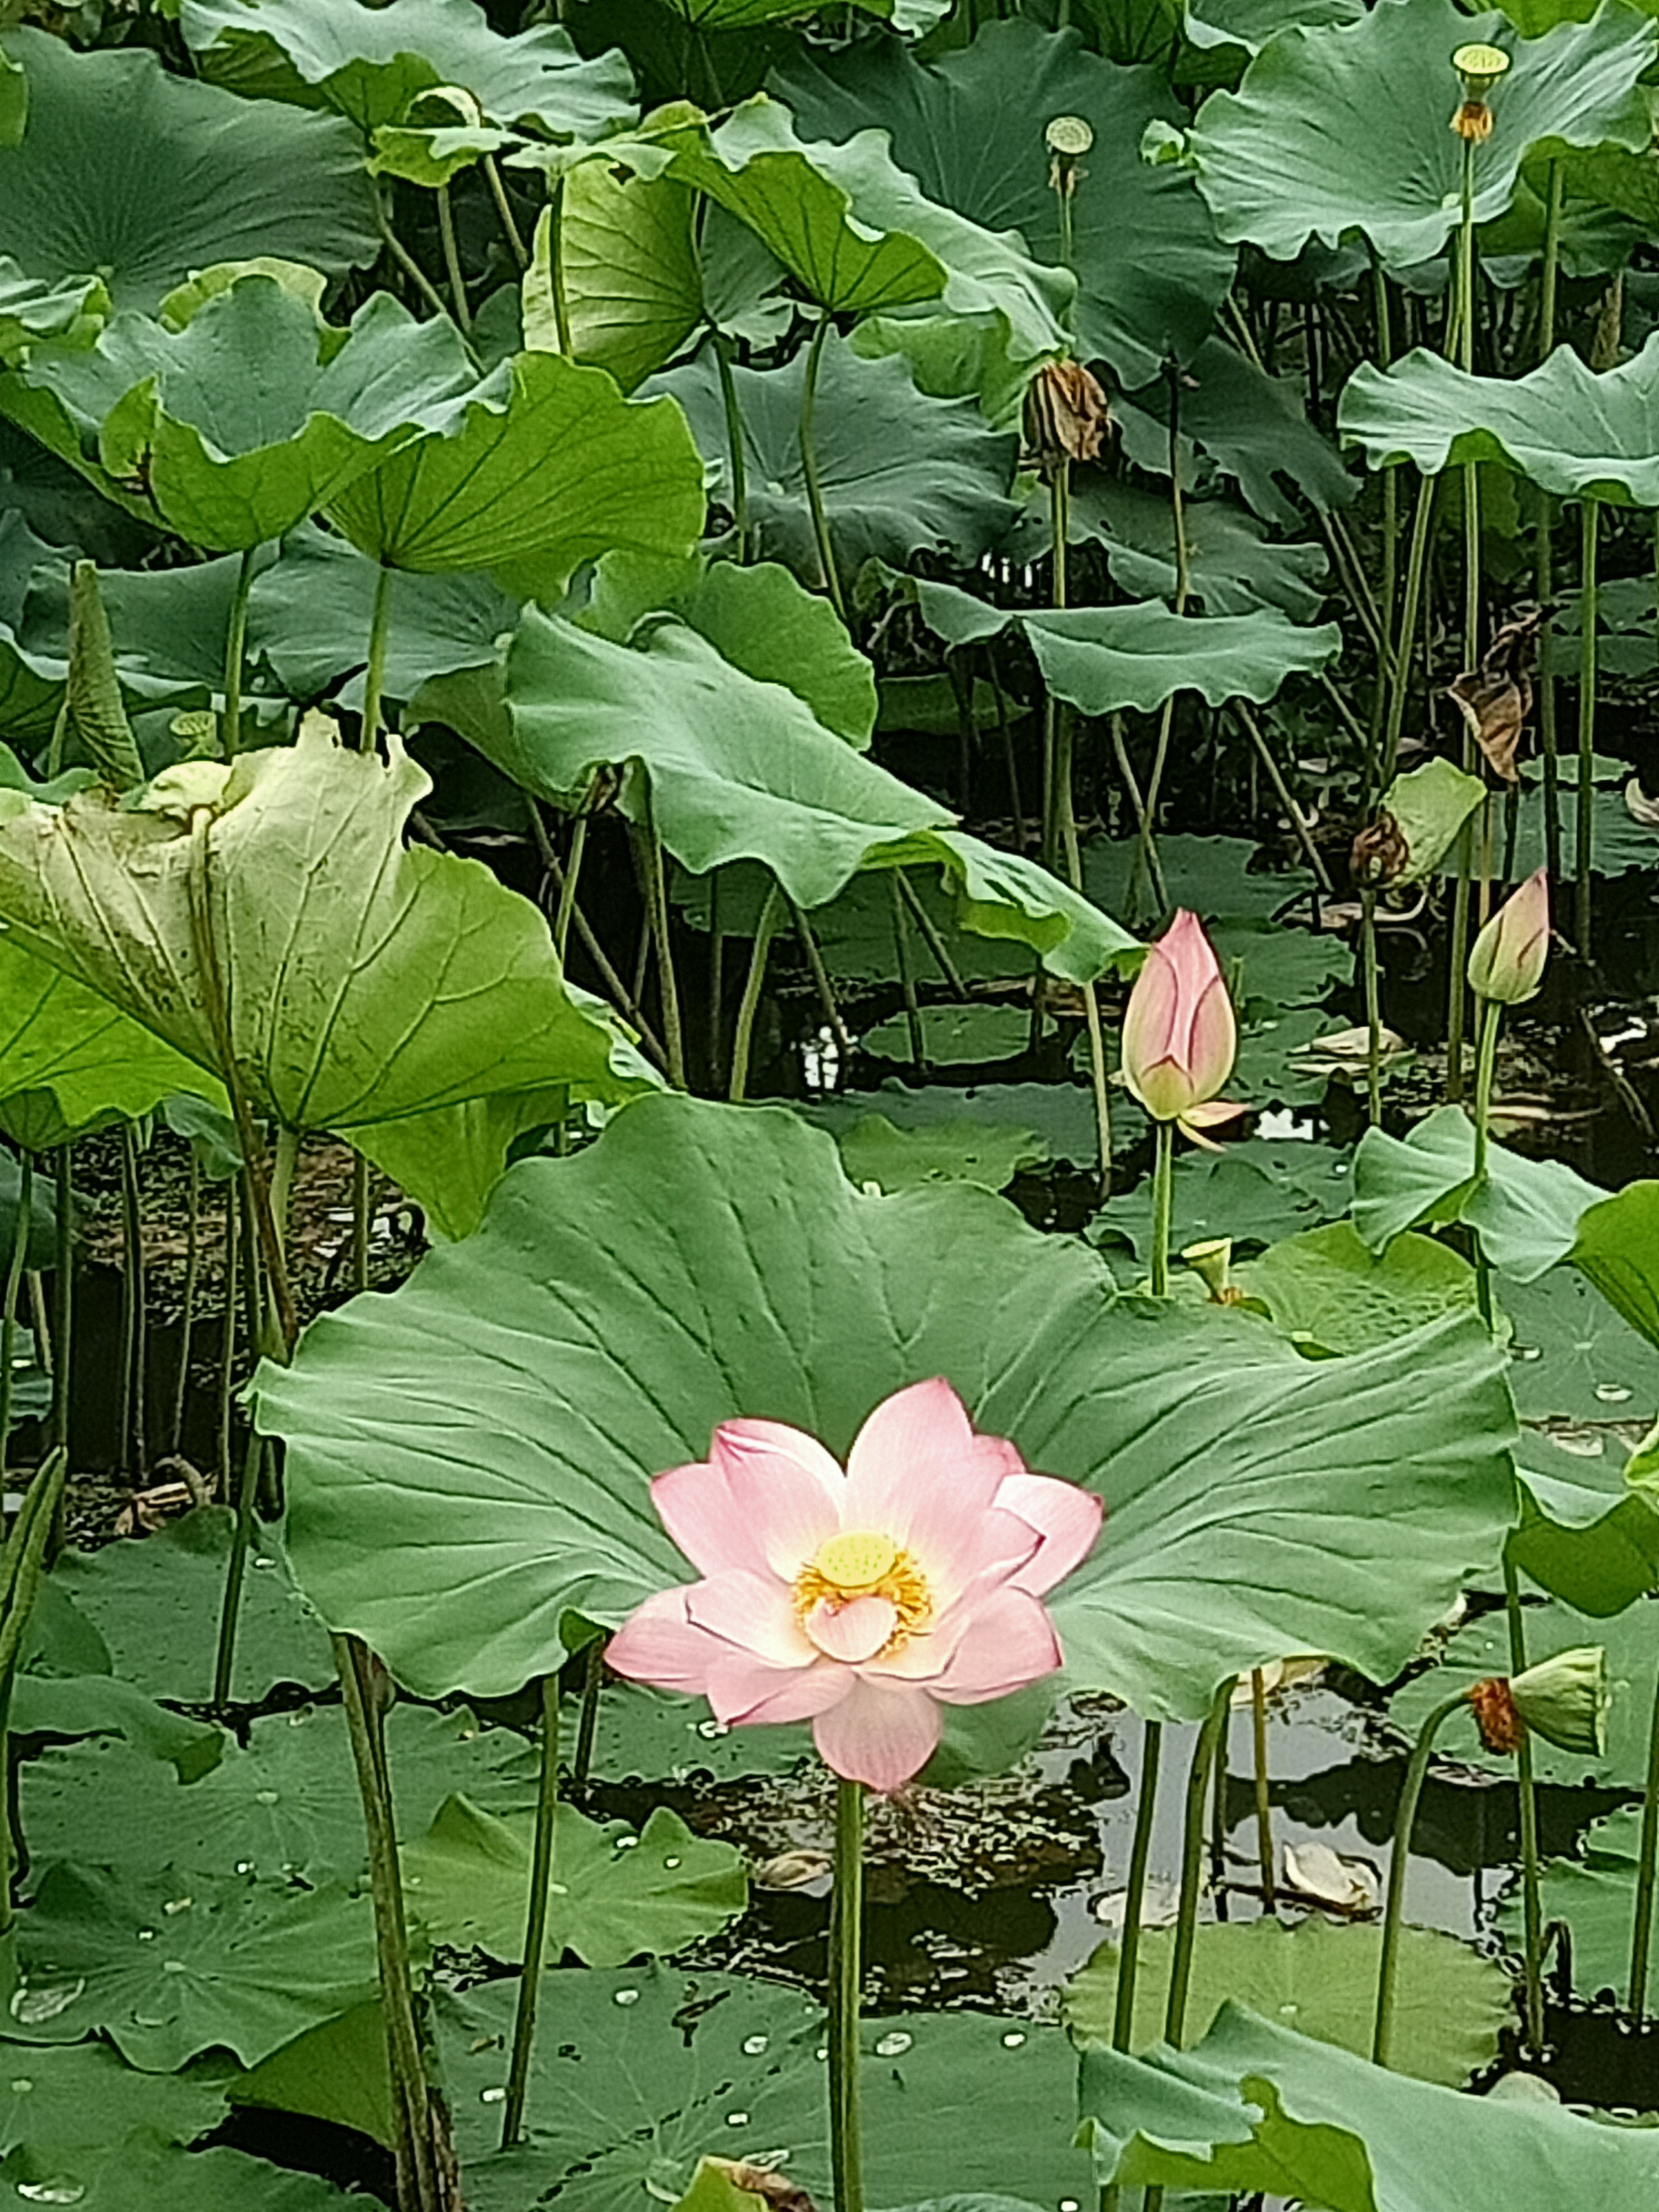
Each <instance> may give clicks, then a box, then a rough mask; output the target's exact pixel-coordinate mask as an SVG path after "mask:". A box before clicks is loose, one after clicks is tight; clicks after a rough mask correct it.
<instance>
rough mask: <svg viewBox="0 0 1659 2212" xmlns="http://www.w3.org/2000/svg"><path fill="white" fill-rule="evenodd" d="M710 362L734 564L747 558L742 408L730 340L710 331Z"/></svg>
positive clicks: (746, 473) (746, 477) (746, 465)
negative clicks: (727, 476)
mask: <svg viewBox="0 0 1659 2212" xmlns="http://www.w3.org/2000/svg"><path fill="white" fill-rule="evenodd" d="M714 362H715V366H716V368H718V369H719V371H720V404H721V406H722V407H723V408H724V410H726V465H727V467H728V468H729V469H730V470H731V472H732V529H733V530H734V531H735V532H737V539H738V544H737V558H738V566H739V567H741V566H742V564H743V563H744V562H745V561H747V559H748V558H749V462H748V456H747V454H746V453H745V451H744V442H743V410H742V409H741V408H740V407H739V406H738V380H737V379H736V377H735V376H733V375H732V341H731V339H730V338H728V337H726V336H725V335H724V333H723V332H721V331H715V333H714Z"/></svg>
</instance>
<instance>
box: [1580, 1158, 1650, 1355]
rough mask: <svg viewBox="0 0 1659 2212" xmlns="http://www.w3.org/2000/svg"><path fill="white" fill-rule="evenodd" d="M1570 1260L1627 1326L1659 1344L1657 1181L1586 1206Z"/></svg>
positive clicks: (1632, 1186) (1636, 1185)
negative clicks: (1587, 1277) (1620, 1315)
mask: <svg viewBox="0 0 1659 2212" xmlns="http://www.w3.org/2000/svg"><path fill="white" fill-rule="evenodd" d="M1571 1257H1572V1260H1573V1261H1574V1263H1575V1264H1576V1265H1577V1267H1579V1268H1581V1269H1582V1270H1583V1273H1585V1274H1586V1275H1588V1276H1589V1279H1590V1280H1591V1282H1593V1283H1594V1284H1595V1287H1596V1289H1597V1290H1598V1291H1601V1295H1602V1297H1604V1298H1606V1299H1607V1303H1608V1304H1609V1305H1611V1306H1612V1307H1613V1309H1614V1310H1615V1311H1616V1312H1618V1313H1620V1314H1622V1315H1623V1316H1624V1317H1625V1319H1626V1321H1627V1322H1629V1323H1630V1325H1631V1327H1632V1328H1638V1329H1640V1330H1641V1332H1642V1334H1643V1335H1644V1336H1645V1337H1646V1338H1647V1339H1648V1340H1649V1342H1650V1343H1651V1344H1659V1182H1633V1183H1629V1184H1627V1185H1626V1188H1624V1189H1623V1190H1621V1191H1620V1193H1619V1194H1618V1195H1617V1196H1616V1197H1614V1198H1608V1199H1603V1200H1601V1203H1600V1204H1599V1205H1595V1206H1589V1208H1588V1209H1587V1210H1586V1211H1585V1212H1583V1213H1582V1214H1581V1215H1580V1217H1579V1221H1578V1235H1577V1240H1576V1242H1575V1243H1574V1245H1573V1248H1572V1253H1571Z"/></svg>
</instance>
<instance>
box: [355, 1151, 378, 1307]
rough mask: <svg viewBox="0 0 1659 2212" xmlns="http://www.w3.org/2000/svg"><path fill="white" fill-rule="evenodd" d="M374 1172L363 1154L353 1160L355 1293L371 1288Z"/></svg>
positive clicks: (357, 1154) (356, 1153)
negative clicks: (370, 1238)
mask: <svg viewBox="0 0 1659 2212" xmlns="http://www.w3.org/2000/svg"><path fill="white" fill-rule="evenodd" d="M370 1172H371V1170H370V1168H369V1164H368V1158H367V1156H366V1155H365V1154H363V1153H362V1152H354V1153H353V1154H352V1156H351V1287H352V1289H353V1290H354V1291H366V1290H367V1289H368V1232H369V1226H370V1224H371V1222H372V1221H373V1218H374V1207H373V1206H372V1204H371V1203H370V1201H371V1200H372V1198H373V1196H374V1190H373V1187H372V1185H371V1183H370V1181H369V1176H370Z"/></svg>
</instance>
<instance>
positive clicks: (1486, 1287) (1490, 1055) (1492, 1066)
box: [1474, 999, 1520, 1674]
mask: <svg viewBox="0 0 1659 2212" xmlns="http://www.w3.org/2000/svg"><path fill="white" fill-rule="evenodd" d="M1503 1020H1504V1009H1503V1006H1501V1005H1500V1003H1499V1002H1498V1000H1496V999H1489V1000H1487V1001H1486V1004H1485V1005H1484V1006H1482V1008H1481V1010H1480V1052H1479V1054H1478V1056H1477V1058H1476V1060H1475V1069H1474V1179H1475V1181H1476V1182H1480V1181H1481V1179H1482V1178H1483V1177H1484V1176H1485V1175H1486V1150H1487V1139H1488V1125H1489V1124H1490V1122H1491V1120H1492V1076H1493V1074H1494V1073H1495V1071H1496V1069H1497V1066H1498V1030H1499V1029H1500V1028H1501V1027H1502V1025H1503ZM1474 1295H1475V1303H1476V1304H1477V1305H1478V1307H1479V1309H1480V1318H1481V1320H1482V1321H1483V1322H1485V1323H1486V1327H1487V1328H1492V1326H1493V1316H1492V1263H1491V1261H1489V1260H1488V1259H1487V1257H1486V1247H1485V1246H1484V1245H1483V1244H1482V1243H1481V1242H1480V1237H1478V1236H1477V1237H1476V1238H1475V1251H1474ZM1519 1672H1520V1669H1519V1668H1516V1673H1517V1674H1518V1673H1519Z"/></svg>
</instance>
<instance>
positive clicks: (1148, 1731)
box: [1112, 1721, 1164, 2051]
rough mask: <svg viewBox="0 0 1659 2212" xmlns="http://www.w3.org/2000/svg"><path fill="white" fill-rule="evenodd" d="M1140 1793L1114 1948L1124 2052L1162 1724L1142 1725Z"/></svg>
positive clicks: (1119, 2043) (1117, 2033)
mask: <svg viewBox="0 0 1659 2212" xmlns="http://www.w3.org/2000/svg"><path fill="white" fill-rule="evenodd" d="M1141 1729H1142V1734H1141V1752H1140V1794H1139V1797H1138V1798H1137V1799H1136V1801H1135V1832H1134V1838H1133V1842H1132V1843H1131V1844H1130V1845H1129V1872H1128V1875H1127V1880H1126V1881H1125V1883H1124V1888H1123V1940H1122V1942H1121V1943H1120V1944H1119V1945H1118V1948H1117V1993H1116V1999H1115V2003H1114V2005H1113V2008H1112V2048H1113V2050H1114V2051H1127V2049H1128V2048H1129V2045H1130V2043H1131V2041H1132V2040H1133V2035H1134V2020H1135V1970H1136V1968H1137V1966H1139V1960H1140V1921H1141V1915H1142V1913H1143V1912H1144V1911H1145V1910H1146V1863H1147V1860H1148V1859H1149V1858H1150V1857H1151V1856H1152V1828H1153V1826H1154V1822H1155V1819H1156V1815H1157V1811H1158V1760H1159V1757H1160V1754H1161V1753H1162V1751H1163V1748H1164V1723H1163V1722H1162V1721H1144V1722H1143V1723H1141Z"/></svg>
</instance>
